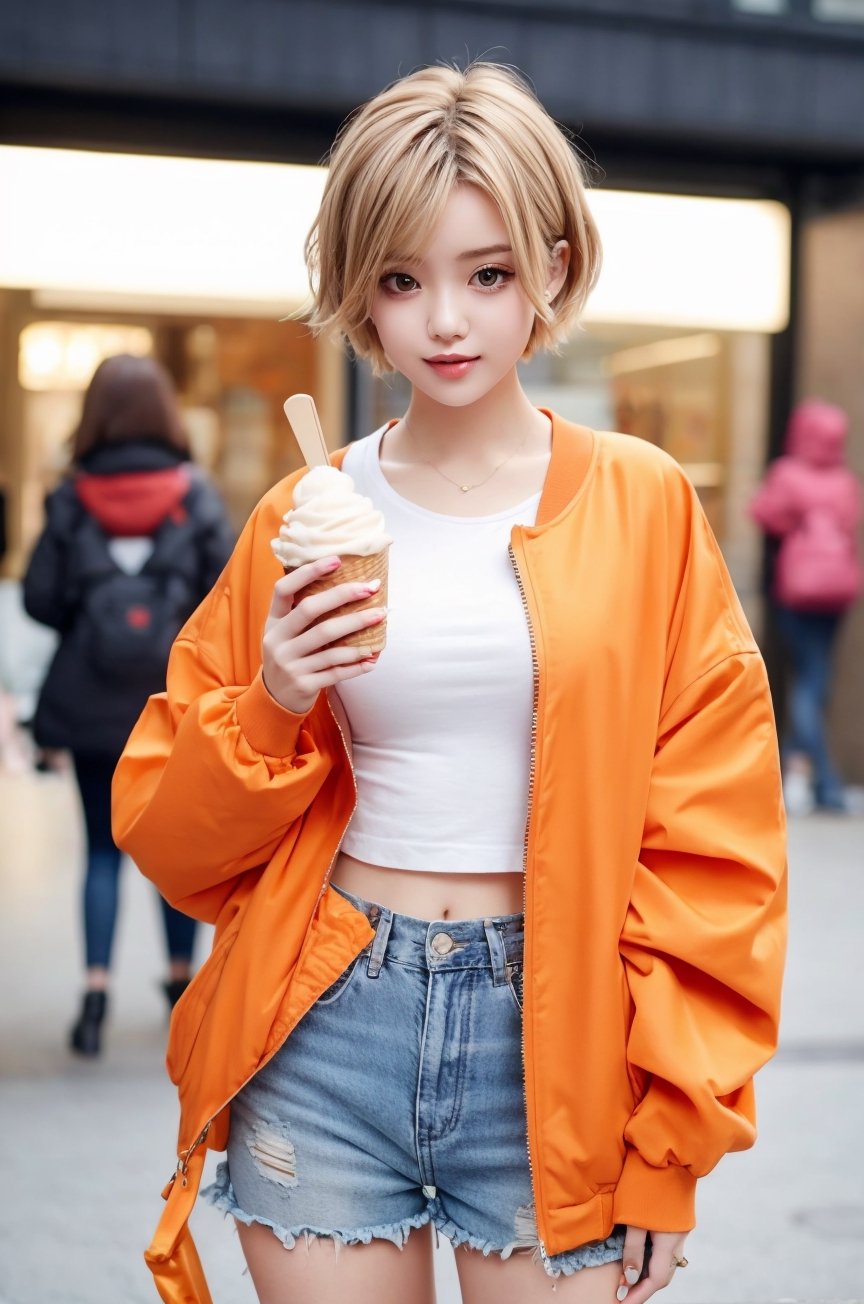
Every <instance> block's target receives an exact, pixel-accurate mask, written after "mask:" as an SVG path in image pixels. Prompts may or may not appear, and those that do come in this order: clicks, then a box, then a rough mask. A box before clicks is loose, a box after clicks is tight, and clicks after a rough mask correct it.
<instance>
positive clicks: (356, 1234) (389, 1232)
mask: <svg viewBox="0 0 864 1304" xmlns="http://www.w3.org/2000/svg"><path fill="white" fill-rule="evenodd" d="M201 1198H202V1199H204V1200H206V1201H207V1203H208V1204H212V1205H213V1207H214V1208H216V1209H221V1210H222V1212H223V1213H224V1214H225V1215H226V1217H227V1216H228V1215H229V1214H230V1215H231V1217H232V1218H236V1219H237V1221H238V1222H242V1223H245V1224H246V1226H247V1227H251V1226H252V1225H253V1224H254V1223H260V1225H261V1226H262V1227H269V1228H270V1230H271V1231H272V1232H273V1234H274V1236H276V1237H278V1239H279V1240H280V1241H281V1242H282V1244H283V1245H284V1246H285V1249H286V1250H293V1248H294V1246H295V1245H296V1244H297V1241H298V1240H299V1239H300V1238H301V1237H302V1238H303V1239H304V1240H305V1242H306V1244H307V1245H308V1244H309V1243H310V1241H314V1240H332V1241H337V1242H338V1243H339V1244H340V1245H368V1244H369V1242H370V1241H390V1242H391V1244H393V1245H395V1246H396V1247H397V1249H400V1250H401V1249H403V1248H404V1245H405V1242H406V1241H407V1240H408V1235H409V1233H410V1232H412V1231H413V1230H414V1229H415V1228H417V1227H425V1225H426V1224H427V1223H428V1222H429V1221H430V1219H431V1214H430V1211H429V1210H428V1209H423V1210H421V1211H420V1213H416V1214H413V1215H412V1216H411V1217H410V1218H403V1219H402V1221H401V1222H397V1223H382V1224H381V1225H380V1226H378V1227H359V1228H355V1229H353V1230H351V1231H348V1230H346V1229H345V1228H342V1227H339V1228H331V1227H309V1226H307V1225H305V1224H303V1223H300V1224H298V1226H296V1227H283V1226H281V1225H280V1224H279V1223H275V1222H273V1221H272V1220H271V1219H270V1218H262V1217H260V1216H259V1215H258V1214H254V1213H247V1212H246V1210H245V1209H241V1208H240V1205H239V1204H238V1203H237V1197H236V1195H235V1193H234V1187H233V1186H232V1184H231V1178H230V1177H229V1175H228V1165H227V1164H226V1163H221V1164H219V1165H218V1167H217V1169H216V1177H215V1180H214V1182H213V1183H212V1185H211V1186H208V1187H206V1188H205V1190H203V1191H202V1192H201Z"/></svg>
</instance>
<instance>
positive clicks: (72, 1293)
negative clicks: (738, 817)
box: [0, 775, 864, 1304]
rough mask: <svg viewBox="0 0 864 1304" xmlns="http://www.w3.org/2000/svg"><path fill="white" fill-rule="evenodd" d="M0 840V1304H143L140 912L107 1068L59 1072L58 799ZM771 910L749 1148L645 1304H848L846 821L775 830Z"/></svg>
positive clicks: (204, 1225)
mask: <svg viewBox="0 0 864 1304" xmlns="http://www.w3.org/2000/svg"><path fill="white" fill-rule="evenodd" d="M0 829H2V833H0V839H2V841H0V893H2V896H0V900H2V911H0V957H2V958H0V964H2V985H0V991H2V1000H0V1056H2V1059H0V1113H2V1118H3V1129H2V1139H0V1164H2V1171H3V1174H4V1183H3V1189H4V1200H3V1203H2V1210H3V1211H2V1214H0V1304H154V1302H155V1300H156V1298H157V1297H156V1293H155V1291H154V1289H153V1287H152V1285H151V1282H150V1279H149V1274H148V1273H147V1270H146V1268H145V1266H144V1263H143V1260H142V1257H141V1251H142V1248H143V1246H144V1245H145V1244H146V1241H147V1239H148V1237H149V1234H150V1232H151V1230H152V1228H153V1226H154V1224H155V1221H156V1219H157V1217H158V1214H159V1210H160V1207H161V1201H160V1199H159V1191H160V1189H161V1186H162V1185H163V1183H164V1182H165V1180H166V1179H167V1177H168V1175H169V1173H170V1171H171V1168H172V1155H173V1136H174V1128H175V1120H176V1114H175V1106H174V1097H173V1091H172V1089H171V1087H170V1085H169V1084H168V1083H167V1080H166V1079H165V1078H164V1075H163V1072H162V1064H161V1060H162V1054H163V1049H164V1038H165V1011H164V1008H163V1006H164V1002H163V999H162V995H161V993H160V992H159V991H158V988H157V983H158V980H159V978H160V977H161V971H160V960H161V956H160V949H159V948H160V938H159V933H158V927H157V925H158V917H157V912H156V907H155V901H154V899H153V896H152V893H151V891H150V889H149V887H148V885H147V884H146V883H145V882H144V881H143V880H142V879H141V878H140V877H139V876H138V875H136V874H134V873H133V872H131V871H129V872H127V873H126V875H125V878H124V885H123V886H124V900H123V916H122V920H121V930H120V936H119V938H118V946H117V978H116V990H115V992H114V997H113V1009H112V1018H111V1024H110V1029H109V1035H108V1048H107V1053H106V1055H105V1057H104V1059H103V1060H102V1061H101V1062H100V1063H98V1064H89V1063H78V1062H75V1061H73V1060H71V1058H70V1057H69V1056H68V1055H67V1053H66V1051H65V1036H66V1029H67V1025H68V1023H69V1021H70V1016H71V1014H72V1010H73V1006H74V1004H75V1002H76V1000H77V995H78V986H79V972H78V966H79V963H80V961H79V953H78V939H77V928H76V920H77V909H78V904H77V897H78V878H79V855H80V829H79V818H78V812H77V809H76V805H75V801H74V798H73V793H72V789H71V785H70V783H69V781H68V779H67V778H63V777H57V776H29V775H28V776H24V777H10V776H3V775H0ZM791 896H792V907H793V927H792V943H791V950H790V962H789V977H788V983H787V995H786V1006H785V1017H784V1033H783V1044H782V1048H781V1052H780V1054H779V1055H778V1057H777V1059H776V1060H775V1061H774V1062H773V1063H772V1064H771V1065H770V1066H769V1067H768V1068H767V1069H766V1070H765V1071H764V1072H763V1074H762V1075H761V1079H760V1089H759V1105H760V1116H761V1139H760V1142H759V1144H758V1145H757V1147H756V1148H755V1150H753V1151H750V1152H748V1153H747V1154H743V1155H733V1156H730V1157H729V1158H728V1159H727V1160H726V1161H724V1163H723V1164H721V1165H720V1167H719V1168H718V1170H717V1171H716V1173H714V1174H712V1175H711V1176H710V1177H709V1178H707V1179H706V1180H705V1181H704V1182H703V1183H702V1184H701V1188H702V1194H701V1199H700V1205H699V1213H700V1227H699V1229H698V1230H697V1231H696V1232H695V1233H694V1234H693V1236H692V1237H691V1239H690V1242H689V1243H688V1255H689V1258H690V1264H691V1266H690V1267H689V1268H687V1270H686V1272H679V1273H678V1277H677V1280H676V1282H675V1284H674V1285H673V1286H672V1287H670V1289H669V1290H668V1291H667V1292H665V1293H664V1294H663V1296H662V1299H663V1304H666V1301H668V1304H685V1302H686V1304H778V1302H780V1301H817V1300H818V1301H856V1302H860V1301H864V1179H862V1169H864V1164H862V1145H861V1131H862V1128H861V1121H860V1119H861V1102H862V1100H864V1026H862V1022H864V1021H862V991H864V946H862V934H861V921H862V903H864V820H861V819H847V820H843V819H828V818H812V819H810V820H806V821H799V822H798V823H796V824H795V825H794V826H793V829H792V884H791ZM202 942H203V943H204V944H206V939H202ZM193 1221H194V1225H195V1229H196V1238H197V1240H198V1244H199V1248H200V1250H201V1255H202V1258H203V1259H204V1262H205V1265H206V1268H207V1272H208V1277H209V1279H210V1282H211V1288H212V1289H213V1291H214V1300H215V1304H255V1295H254V1292H253V1290H252V1287H251V1284H250V1283H249V1280H248V1278H246V1277H244V1276H243V1275H242V1260H241V1256H240V1253H239V1248H238V1245H237V1238H236V1235H235V1234H234V1232H233V1230H232V1228H231V1226H230V1225H229V1224H227V1223H226V1222H225V1221H224V1220H223V1219H222V1217H221V1215H219V1214H217V1213H215V1212H214V1211H213V1210H212V1209H211V1208H209V1207H208V1206H203V1205H201V1204H199V1206H198V1208H197V1209H196V1212H195V1215H194V1220H193ZM438 1265H439V1270H440V1289H439V1304H457V1302H458V1299H459V1295H458V1289H457V1287H456V1286H455V1280H454V1274H453V1266H452V1255H450V1253H449V1251H448V1250H447V1249H446V1248H443V1249H442V1250H441V1251H440V1252H439V1256H438ZM658 1298H660V1297H658ZM551 1299H552V1297H551V1296H550V1304H551ZM382 1304H388V1302H382ZM400 1304H402V1302H400ZM404 1304H411V1302H410V1301H405V1302H404Z"/></svg>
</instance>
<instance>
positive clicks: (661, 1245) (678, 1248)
mask: <svg viewBox="0 0 864 1304" xmlns="http://www.w3.org/2000/svg"><path fill="white" fill-rule="evenodd" d="M649 1234H650V1236H651V1257H650V1259H649V1260H648V1272H647V1275H646V1276H645V1277H644V1278H643V1279H642V1281H640V1280H639V1278H640V1276H641V1274H642V1270H643V1265H644V1263H645V1242H646V1238H647V1237H648V1236H649ZM686 1239H687V1233H686V1232H650V1233H649V1232H647V1231H646V1230H645V1229H644V1228H643V1227H628V1228H627V1234H626V1236H625V1238H624V1260H623V1278H622V1282H621V1287H620V1289H619V1291H618V1299H619V1300H624V1299H626V1301H627V1304H644V1301H645V1300H647V1299H650V1298H651V1296H652V1295H656V1293H657V1291H658V1290H663V1288H664V1286H668V1285H669V1283H670V1281H671V1280H672V1278H673V1277H674V1276H675V1272H676V1269H677V1268H679V1267H684V1266H686V1262H687V1260H686V1259H685V1258H684V1242H685V1240H686ZM682 1260H683V1263H682V1262H681V1261H682Z"/></svg>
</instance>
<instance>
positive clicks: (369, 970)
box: [366, 910, 393, 978]
mask: <svg viewBox="0 0 864 1304" xmlns="http://www.w3.org/2000/svg"><path fill="white" fill-rule="evenodd" d="M392 923H393V911H392V910H382V911H381V914H380V915H379V916H378V920H377V923H376V924H375V941H374V942H373V943H372V950H371V951H370V952H369V959H368V961H367V962H366V975H367V977H368V978H377V977H378V975H379V973H380V972H381V966H382V964H383V963H384V955H385V952H386V950H387V942H388V940H389V937H390V926H391V924H392Z"/></svg>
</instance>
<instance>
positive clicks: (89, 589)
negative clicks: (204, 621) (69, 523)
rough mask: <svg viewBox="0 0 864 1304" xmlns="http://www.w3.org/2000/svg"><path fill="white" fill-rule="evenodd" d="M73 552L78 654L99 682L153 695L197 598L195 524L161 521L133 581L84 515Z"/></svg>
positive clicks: (101, 532) (98, 529)
mask: <svg viewBox="0 0 864 1304" xmlns="http://www.w3.org/2000/svg"><path fill="white" fill-rule="evenodd" d="M70 546H71V548H72V550H73V551H72V555H71V557H70V561H71V563H72V565H71V573H72V574H73V575H74V577H75V583H76V585H77V587H78V592H79V597H80V605H79V607H78V611H77V615H76V619H75V627H74V632H73V636H74V638H75V641H76V643H77V645H78V648H79V652H80V653H81V654H82V655H83V656H84V658H85V659H86V661H87V662H88V663H89V665H90V666H91V668H92V669H93V670H94V671H95V672H96V673H97V674H98V675H99V677H100V678H101V679H103V680H107V681H114V682H117V683H124V684H132V683H134V684H141V685H142V687H143V686H147V687H148V688H149V689H150V691H156V689H157V688H158V687H161V686H163V685H164V680H165V668H166V666H167V664H168V654H169V652H170V650H171V644H172V643H173V642H174V639H175V638H176V636H177V634H178V633H179V631H180V629H181V627H182V626H183V624H184V623H185V621H186V620H187V618H188V617H189V616H190V615H191V613H192V611H193V610H194V608H195V605H196V603H197V600H198V596H199V581H198V573H197V572H198V553H197V549H196V547H195V538H194V526H193V523H192V522H191V521H190V520H189V519H188V518H185V519H182V520H179V521H178V520H173V519H171V518H170V517H169V518H166V520H165V521H163V523H162V525H161V526H160V527H159V530H158V531H157V533H156V535H155V536H154V547H153V551H152V553H151V555H150V556H149V557H148V558H147V561H146V562H145V563H144V565H143V567H142V568H141V570H140V571H139V572H138V573H137V574H134V575H130V574H127V572H126V571H124V570H123V569H122V568H121V567H120V566H118V565H117V563H116V562H115V560H114V558H113V557H112V556H111V551H110V548H109V538H108V536H107V535H106V534H105V532H104V530H103V529H102V528H101V526H100V525H99V523H98V522H97V521H96V520H94V519H93V517H91V516H89V515H87V514H85V515H84V516H83V517H82V519H81V521H80V523H79V524H78V527H77V529H76V530H75V533H74V535H73V537H72V540H71V541H70ZM154 685H155V686H156V687H154Z"/></svg>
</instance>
